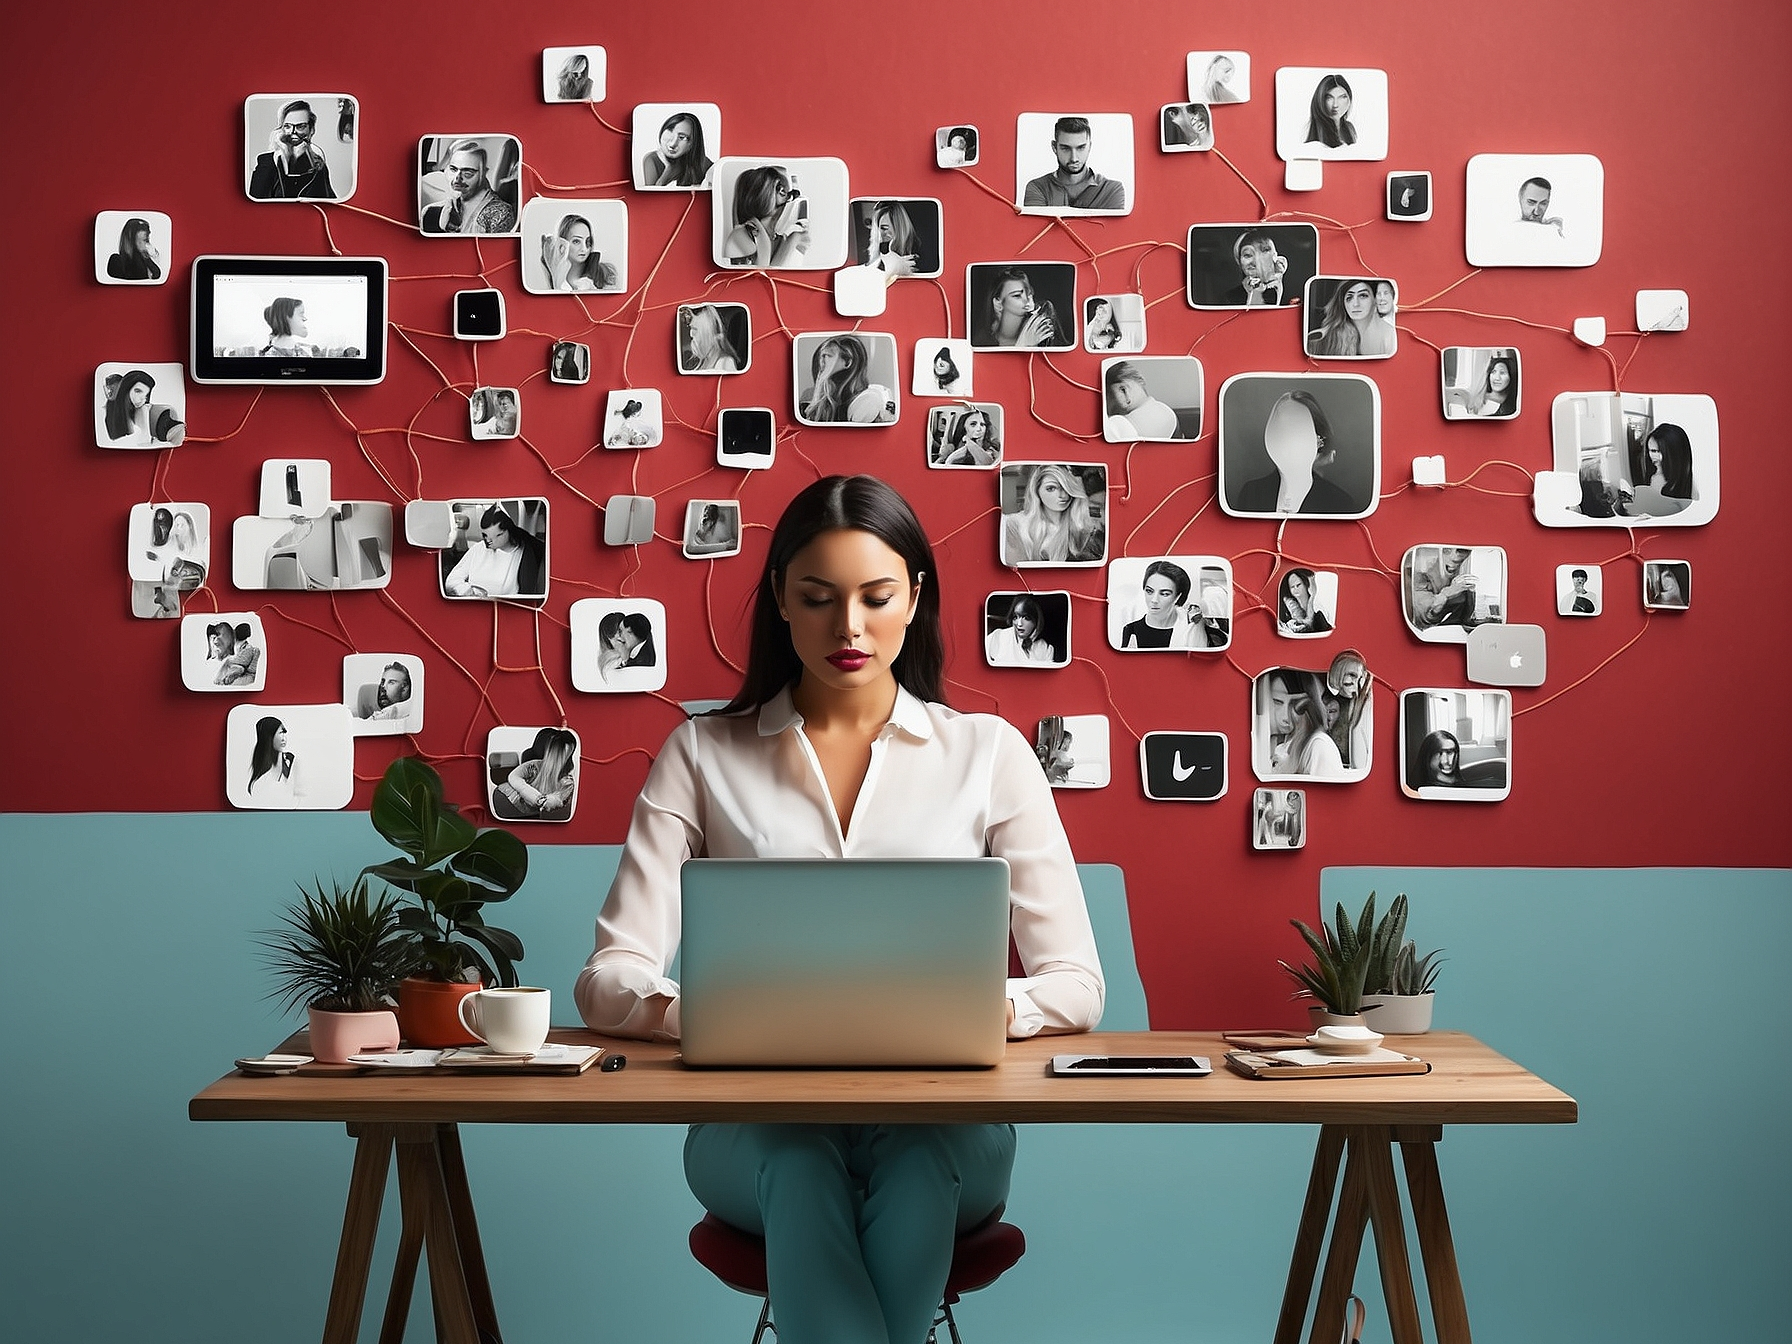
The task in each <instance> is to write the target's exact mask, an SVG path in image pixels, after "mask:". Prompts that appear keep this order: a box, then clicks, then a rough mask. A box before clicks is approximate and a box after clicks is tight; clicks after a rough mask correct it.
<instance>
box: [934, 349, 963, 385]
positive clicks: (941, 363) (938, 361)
mask: <svg viewBox="0 0 1792 1344" xmlns="http://www.w3.org/2000/svg"><path fill="white" fill-rule="evenodd" d="M963 381H964V375H963V374H962V373H960V372H959V371H958V361H957V360H955V359H953V358H952V349H951V347H950V346H945V345H942V346H941V347H940V352H939V353H938V354H937V355H935V356H934V357H933V382H934V386H935V387H937V388H938V389H939V390H938V391H937V392H935V393H934V394H933V395H934V396H939V397H965V396H969V395H970V392H971V389H970V388H968V387H965V386H963V385H962V384H963Z"/></svg>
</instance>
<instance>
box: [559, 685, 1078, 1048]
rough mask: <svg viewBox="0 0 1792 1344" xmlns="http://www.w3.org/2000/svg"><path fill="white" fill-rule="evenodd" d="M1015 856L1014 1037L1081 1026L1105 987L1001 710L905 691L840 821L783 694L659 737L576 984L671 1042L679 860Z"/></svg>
mask: <svg viewBox="0 0 1792 1344" xmlns="http://www.w3.org/2000/svg"><path fill="white" fill-rule="evenodd" d="M984 855H994V856H995V857H997V858H1003V859H1006V860H1007V861H1008V867H1009V874H1010V895H1009V925H1010V931H1011V932H1012V934H1013V937H1014V945H1015V948H1016V950H1017V951H1018V952H1019V953H1020V961H1021V966H1022V967H1023V968H1024V970H1025V971H1026V974H1025V975H1024V976H1022V977H1020V978H1018V979H1011V980H1009V981H1008V998H1009V1000H1010V1001H1011V1002H1012V1003H1013V1005H1014V1024H1013V1026H1012V1027H1010V1028H1009V1035H1011V1036H1015V1037H1021V1036H1031V1035H1034V1034H1035V1033H1037V1032H1040V1031H1052V1032H1065V1031H1087V1030H1089V1029H1090V1028H1091V1027H1093V1026H1094V1025H1095V1024H1096V1022H1097V1021H1098V1020H1099V1019H1100V1017H1101V1008H1102V1001H1103V995H1104V987H1103V983H1102V977H1101V963H1100V961H1099V959H1098V958H1097V955H1096V951H1095V935H1094V933H1093V931H1092V930H1091V929H1090V927H1089V912H1088V909H1087V908H1086V907H1085V906H1084V904H1083V888H1082V882H1081V880H1080V879H1079V878H1078V877H1077V872H1076V863H1075V860H1074V859H1073V858H1072V856H1071V853H1070V841H1069V840H1068V839H1067V838H1066V837H1065V834H1064V826H1063V823H1062V822H1061V821H1059V819H1058V810H1057V805H1056V804H1055V803H1054V802H1053V801H1052V792H1051V787H1050V785H1049V784H1047V782H1046V779H1045V772H1044V771H1042V770H1041V769H1040V768H1039V762H1038V760H1037V759H1036V758H1035V757H1034V755H1033V752H1032V749H1031V748H1030V747H1029V746H1028V745H1027V742H1026V739H1025V738H1024V737H1022V736H1021V735H1020V733H1019V732H1017V731H1016V730H1015V729H1014V727H1013V726H1012V725H1010V724H1009V723H1008V722H1007V721H1006V720H1003V719H1000V718H997V717H996V716H994V715H992V714H960V713H957V712H956V711H954V710H951V709H948V708H946V707H945V706H944V705H936V704H929V703H925V702H923V701H921V700H918V699H917V698H915V697H914V696H912V695H910V694H909V693H908V692H907V691H905V690H899V691H898V692H897V695H896V705H895V708H894V710H893V711H892V712H891V715H890V721H889V722H888V723H887V724H885V725H884V727H883V729H882V731H880V732H879V733H878V735H877V739H876V741H874V742H873V743H872V746H871V765H870V768H869V769H868V770H867V771H866V772H865V782H864V784H863V785H862V786H861V787H860V789H859V797H858V801H857V802H856V803H855V804H854V806H853V815H852V817H851V819H850V820H849V822H848V823H847V826H846V828H845V830H844V832H843V831H842V829H841V826H840V821H839V818H838V817H837V816H836V815H835V812H834V804H833V799H832V796H831V795H830V794H829V792H828V787H827V780H826V777H825V776H824V775H823V774H822V770H821V763H820V761H819V760H818V759H817V758H816V755H815V749H814V748H813V747H812V746H811V745H810V743H809V739H808V737H807V736H805V734H804V733H803V719H802V715H800V714H798V713H797V711H796V708H795V706H794V705H793V704H792V702H791V697H790V692H789V691H788V690H786V691H783V692H781V693H780V694H779V695H778V696H777V698H776V699H773V700H771V701H770V702H768V703H767V704H766V705H764V706H763V707H762V708H761V709H760V710H759V712H758V714H757V715H754V714H739V715H730V716H726V717H722V716H710V717H705V718H697V719H691V720H688V721H687V722H685V723H683V724H681V725H679V727H678V728H677V729H675V730H674V731H673V733H672V736H671V737H669V738H667V739H666V745H665V746H664V747H663V748H662V749H661V751H660V754H659V758H658V759H657V760H656V761H655V762H654V764H653V769H652V770H650V771H649V772H648V775H647V782H646V783H645V784H644V785H642V787H641V796H640V797H639V798H638V799H636V800H635V810H634V816H633V818H632V819H631V821H630V822H629V830H628V842H627V845H626V846H625V847H624V849H623V852H622V862H621V865H620V867H619V868H618V869H617V872H616V880H615V882H613V883H612V884H611V886H610V894H609V897H608V898H607V899H606V900H605V901H604V907H603V910H602V912H601V913H600V914H599V915H598V917H597V950H596V951H595V952H593V953H592V954H591V959H590V960H589V961H587V962H586V963H585V967H584V969H583V970H582V971H580V972H579V978H578V982H577V983H576V984H575V986H574V987H573V996H574V998H575V999H576V1000H577V1002H578V1005H579V1014H580V1016H581V1017H583V1018H584V1019H585V1024H586V1025H587V1026H589V1027H590V1028H591V1029H592V1030H594V1031H601V1032H604V1033H606V1034H608V1035H616V1036H637V1037H659V1038H661V1039H667V1038H672V1039H675V1038H676V1037H677V1035H678V1029H679V1014H678V985H677V983H676V982H675V981H672V980H669V979H667V978H666V971H667V968H668V967H670V965H671V963H672V955H673V953H674V952H675V951H676V950H677V947H678V939H679V900H678V893H679V876H678V870H679V867H680V865H682V864H683V863H684V861H685V860H686V859H688V858H727V859H736V858H865V859H882V858H979V857H982V856H984Z"/></svg>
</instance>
